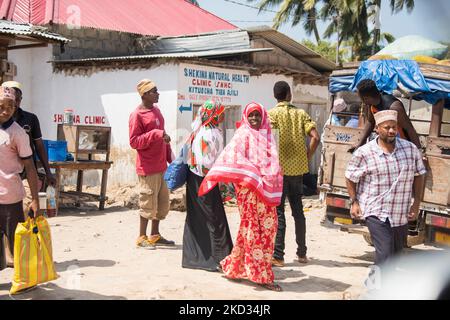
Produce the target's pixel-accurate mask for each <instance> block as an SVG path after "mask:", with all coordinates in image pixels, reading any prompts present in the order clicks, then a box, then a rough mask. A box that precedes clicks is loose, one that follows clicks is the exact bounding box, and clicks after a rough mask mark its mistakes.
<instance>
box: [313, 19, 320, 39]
mask: <svg viewBox="0 0 450 320" xmlns="http://www.w3.org/2000/svg"><path fill="white" fill-rule="evenodd" d="M314 36H315V37H316V42H317V44H319V42H320V34H319V30H317V25H316V24H315V23H314Z"/></svg>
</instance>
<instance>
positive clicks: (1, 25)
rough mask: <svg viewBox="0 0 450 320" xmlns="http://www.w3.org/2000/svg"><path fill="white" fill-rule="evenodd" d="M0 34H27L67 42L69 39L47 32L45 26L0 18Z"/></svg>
mask: <svg viewBox="0 0 450 320" xmlns="http://www.w3.org/2000/svg"><path fill="white" fill-rule="evenodd" d="M0 34H11V35H15V36H27V37H32V38H43V39H47V40H50V41H55V42H62V43H67V42H69V41H70V40H69V39H67V38H65V37H63V36H61V35H59V34H57V33H52V32H48V31H47V29H46V28H43V27H38V26H33V25H31V24H28V23H27V24H20V23H15V22H11V21H6V20H0Z"/></svg>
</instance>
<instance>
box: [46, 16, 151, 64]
mask: <svg viewBox="0 0 450 320" xmlns="http://www.w3.org/2000/svg"><path fill="white" fill-rule="evenodd" d="M48 28H49V29H50V30H51V31H52V32H56V33H59V34H61V35H63V36H64V37H66V38H69V39H70V40H72V41H71V42H69V43H68V44H66V45H65V51H64V53H61V51H60V49H59V48H58V46H54V49H53V55H54V56H55V59H57V60H70V59H83V58H100V57H114V56H128V55H134V54H142V50H141V49H140V47H139V45H138V43H137V42H136V40H137V39H138V38H140V37H141V35H136V34H132V33H126V32H119V31H110V30H100V29H93V28H77V29H71V28H68V27H67V26H66V25H52V26H48Z"/></svg>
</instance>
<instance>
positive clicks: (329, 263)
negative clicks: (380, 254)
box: [285, 258, 372, 268]
mask: <svg viewBox="0 0 450 320" xmlns="http://www.w3.org/2000/svg"><path fill="white" fill-rule="evenodd" d="M354 259H358V258H354ZM309 265H315V266H323V267H328V268H334V267H363V268H366V267H368V266H370V265H372V263H369V262H367V263H358V262H341V261H334V260H321V259H316V258H309V262H308V263H307V264H300V263H296V262H291V263H286V264H285V266H286V267H298V266H309Z"/></svg>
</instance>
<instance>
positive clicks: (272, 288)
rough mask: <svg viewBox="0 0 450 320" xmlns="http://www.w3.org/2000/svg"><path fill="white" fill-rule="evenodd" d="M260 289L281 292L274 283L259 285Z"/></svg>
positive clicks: (281, 289)
mask: <svg viewBox="0 0 450 320" xmlns="http://www.w3.org/2000/svg"><path fill="white" fill-rule="evenodd" d="M261 286H262V287H264V288H266V289H268V290H272V291H276V292H281V291H283V288H281V287H280V286H279V285H278V284H276V283H263V284H261Z"/></svg>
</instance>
